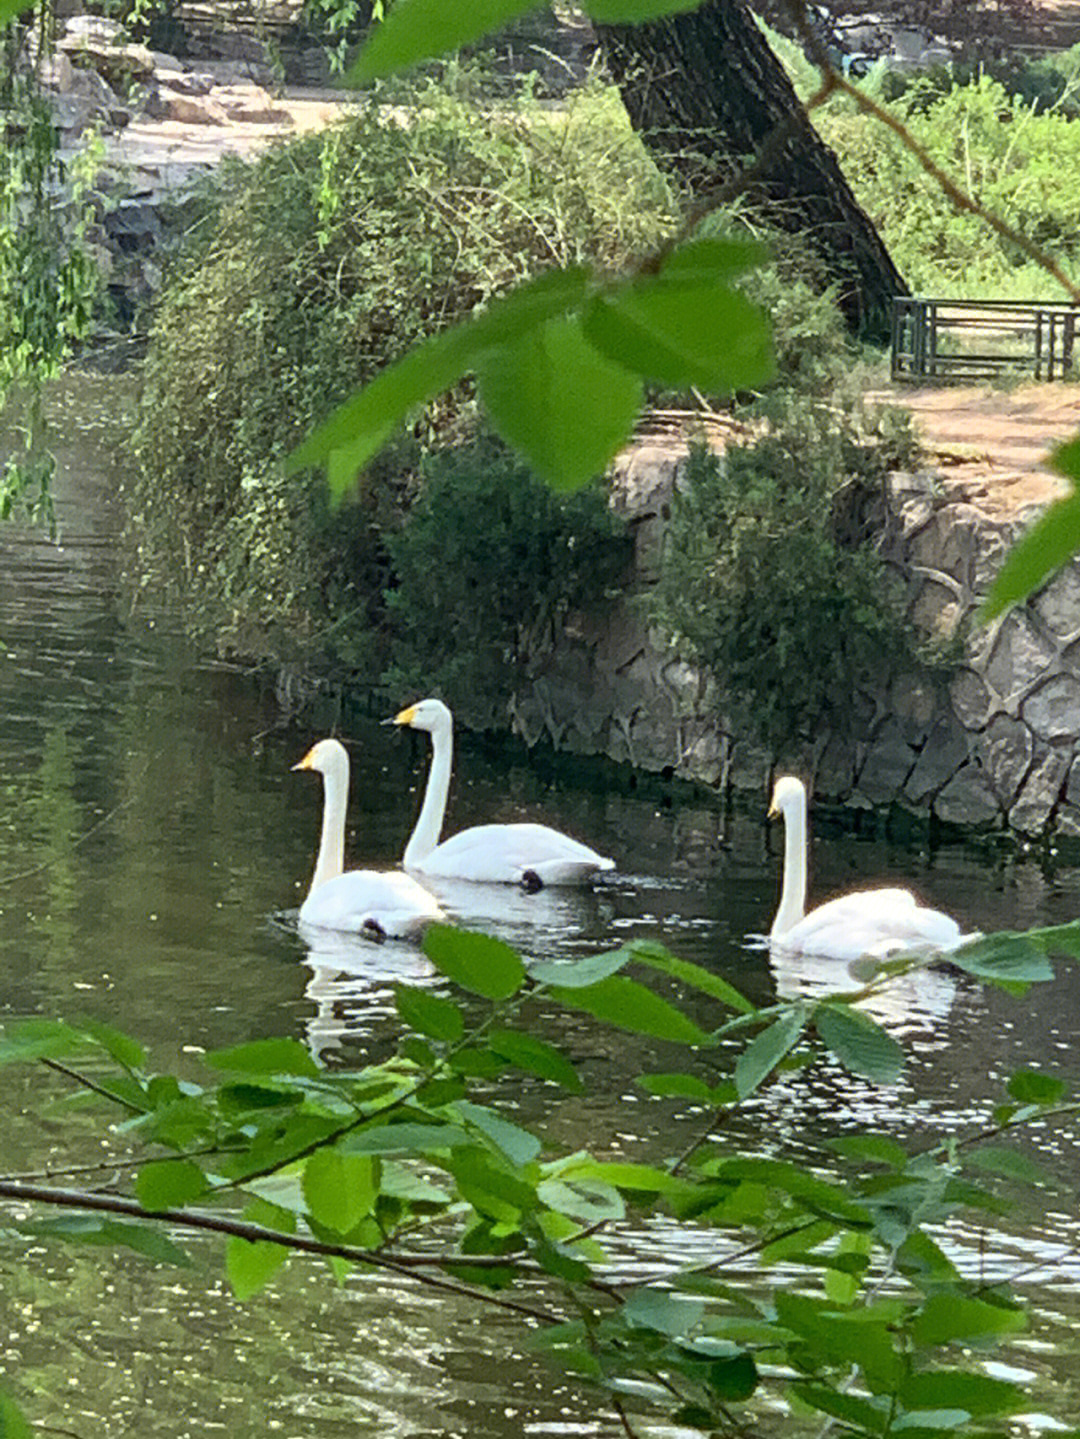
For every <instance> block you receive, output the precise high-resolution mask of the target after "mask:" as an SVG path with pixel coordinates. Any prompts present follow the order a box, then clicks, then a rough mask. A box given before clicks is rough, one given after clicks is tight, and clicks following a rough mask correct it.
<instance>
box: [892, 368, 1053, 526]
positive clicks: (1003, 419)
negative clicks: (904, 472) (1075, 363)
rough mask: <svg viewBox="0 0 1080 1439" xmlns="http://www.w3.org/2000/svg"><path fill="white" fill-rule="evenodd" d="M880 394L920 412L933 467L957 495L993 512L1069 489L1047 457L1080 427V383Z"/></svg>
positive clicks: (897, 388)
mask: <svg viewBox="0 0 1080 1439" xmlns="http://www.w3.org/2000/svg"><path fill="white" fill-rule="evenodd" d="M874 398H876V399H881V400H888V401H889V402H891V403H894V404H898V405H902V406H903V407H905V408H906V409H909V410H910V411H911V412H912V414H913V415H914V417H915V421H916V424H917V427H918V430H919V433H920V435H921V437H922V440H923V444H924V446H925V448H926V451H927V456H928V459H929V462H930V468H932V469H935V470H937V471H939V472H940V474H941V476H942V482H943V484H945V485H946V486H947V487H948V488H949V490H950V492H952V493H954V494H955V497H956V498H962V499H966V500H968V501H969V502H970V503H971V504H973V505H975V506H976V507H977V508H978V509H980V510H982V511H983V512H984V513H986V514H988V515H993V516H997V517H1007V516H1009V515H1013V514H1019V513H1020V512H1021V511H1023V510H1024V509H1026V508H1027V507H1028V506H1031V505H1045V504H1047V503H1049V501H1051V500H1053V499H1055V498H1056V497H1057V496H1058V495H1060V494H1062V493H1064V492H1065V490H1066V489H1067V485H1066V482H1065V481H1064V480H1063V479H1062V478H1061V477H1060V476H1059V475H1056V474H1055V473H1054V472H1053V471H1052V470H1050V469H1049V468H1048V467H1047V463H1046V461H1047V457H1048V455H1049V453H1050V451H1051V450H1052V449H1053V448H1054V447H1055V446H1056V445H1058V444H1060V443H1061V442H1062V441H1064V440H1068V439H1071V438H1073V437H1074V436H1075V435H1076V434H1077V433H1078V432H1080V385H1071V384H1061V383H1056V382H1055V383H1053V384H1041V385H1040V384H1028V385H1021V386H1019V387H1017V388H1016V389H1013V390H998V389H994V388H993V387H992V386H990V385H964V386H950V385H945V386H937V387H933V388H931V387H929V386H926V387H912V386H907V385H893V386H890V387H888V388H887V389H885V390H882V391H880V392H877V393H876V394H875V396H874Z"/></svg>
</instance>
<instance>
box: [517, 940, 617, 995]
mask: <svg viewBox="0 0 1080 1439" xmlns="http://www.w3.org/2000/svg"><path fill="white" fill-rule="evenodd" d="M632 958H633V955H632V954H631V952H630V950H629V949H613V950H612V951H611V952H610V953H609V954H590V955H587V956H586V957H585V958H584V959H576V960H573V961H569V960H552V959H541V960H537V961H536V962H535V963H533V964H530V965H529V978H530V979H531V980H534V981H535V982H536V983H537V984H557V985H558V986H559V987H560V988H561V989H584V988H585V987H586V986H587V985H590V984H596V983H597V982H598V981H599V980H601V979H607V977H608V975H609V974H617V973H618V971H619V970H620V969H625V968H626V966H627V965H628V964H629V963H630V961H631V959H632Z"/></svg>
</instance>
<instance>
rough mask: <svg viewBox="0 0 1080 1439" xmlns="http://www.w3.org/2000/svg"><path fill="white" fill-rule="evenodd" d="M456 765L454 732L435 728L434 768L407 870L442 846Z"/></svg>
mask: <svg viewBox="0 0 1080 1439" xmlns="http://www.w3.org/2000/svg"><path fill="white" fill-rule="evenodd" d="M453 764H454V732H453V730H452V729H451V728H450V727H449V725H447V726H446V727H445V728H443V727H442V726H440V727H439V728H438V729H433V730H432V731H431V769H430V770H429V771H428V781H427V788H426V789H425V791H424V803H423V804H422V805H421V806H420V815H419V818H418V819H417V821H416V828H415V829H414V830H413V832H412V834H411V835H410V837H409V843H408V844H407V845H406V846H405V854H404V856H403V859H402V863H403V864H404V865H405V867H406V868H408V867H409V866H410V865H416V864H422V863H423V862H424V860H425V859H427V857H428V855H429V854H430V853H431V851H432V850H433V849H434V848H435V846H436V845H437V844H438V843H439V835H440V833H441V832H442V824H443V816H444V815H445V814H446V801H447V798H448V796H449V794H450V771H451V769H452V768H453Z"/></svg>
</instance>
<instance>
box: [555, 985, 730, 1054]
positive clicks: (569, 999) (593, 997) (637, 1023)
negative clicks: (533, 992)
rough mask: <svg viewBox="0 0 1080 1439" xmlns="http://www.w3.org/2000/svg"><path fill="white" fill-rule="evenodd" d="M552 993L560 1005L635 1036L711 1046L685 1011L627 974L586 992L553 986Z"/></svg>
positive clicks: (589, 987) (706, 1036) (590, 987)
mask: <svg viewBox="0 0 1080 1439" xmlns="http://www.w3.org/2000/svg"><path fill="white" fill-rule="evenodd" d="M551 993H552V994H553V995H554V997H555V998H556V999H558V1000H559V1001H560V1003H562V1004H565V1005H568V1006H569V1007H570V1008H572V1009H583V1010H584V1011H585V1012H586V1014H591V1015H593V1016H595V1018H597V1019H602V1020H604V1021H605V1022H606V1023H608V1024H614V1025H616V1026H617V1027H618V1028H619V1029H628V1030H630V1031H631V1033H633V1034H649V1035H652V1036H653V1038H654V1039H670V1040H672V1041H673V1042H674V1043H676V1044H701V1045H704V1044H708V1043H709V1036H708V1035H707V1034H705V1033H704V1032H703V1031H702V1030H700V1029H699V1028H698V1026H697V1025H696V1024H695V1023H694V1021H693V1020H692V1019H690V1018H689V1017H688V1016H687V1015H685V1014H683V1013H682V1011H681V1010H679V1009H676V1008H675V1006H674V1005H673V1004H669V1003H668V1001H667V1000H666V999H661V998H660V996H659V995H658V994H654V993H653V992H652V990H651V989H646V987H645V986H644V985H643V984H639V983H638V982H637V980H636V979H628V978H627V977H626V975H623V974H614V975H611V976H610V978H608V979H602V980H600V981H599V983H597V984H590V985H587V986H586V987H585V988H584V989H567V988H556V987H554V986H553V987H552V990H551Z"/></svg>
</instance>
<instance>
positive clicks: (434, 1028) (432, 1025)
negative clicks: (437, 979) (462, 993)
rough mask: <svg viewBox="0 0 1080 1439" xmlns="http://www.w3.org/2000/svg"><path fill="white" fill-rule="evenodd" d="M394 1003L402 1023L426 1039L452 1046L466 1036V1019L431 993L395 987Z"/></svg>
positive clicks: (405, 985) (408, 985)
mask: <svg viewBox="0 0 1080 1439" xmlns="http://www.w3.org/2000/svg"><path fill="white" fill-rule="evenodd" d="M394 1003H395V1005H396V1006H397V1012H398V1014H399V1015H400V1016H401V1019H402V1021H403V1022H404V1023H405V1024H407V1025H408V1026H409V1028H410V1029H415V1030H416V1031H417V1032H418V1033H420V1034H426V1035H427V1036H428V1038H429V1039H441V1040H446V1041H448V1042H449V1043H451V1044H453V1043H454V1042H455V1041H457V1040H459V1039H460V1038H461V1036H462V1035H463V1034H464V1033H465V1016H464V1015H463V1014H462V1012H461V1010H460V1009H458V1007H457V1005H456V1004H454V1003H452V1002H451V1001H450V1000H449V999H443V998H442V997H441V996H440V995H437V994H432V993H431V991H430V990H427V989H417V988H416V986H415V985H411V984H395V985H394Z"/></svg>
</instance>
